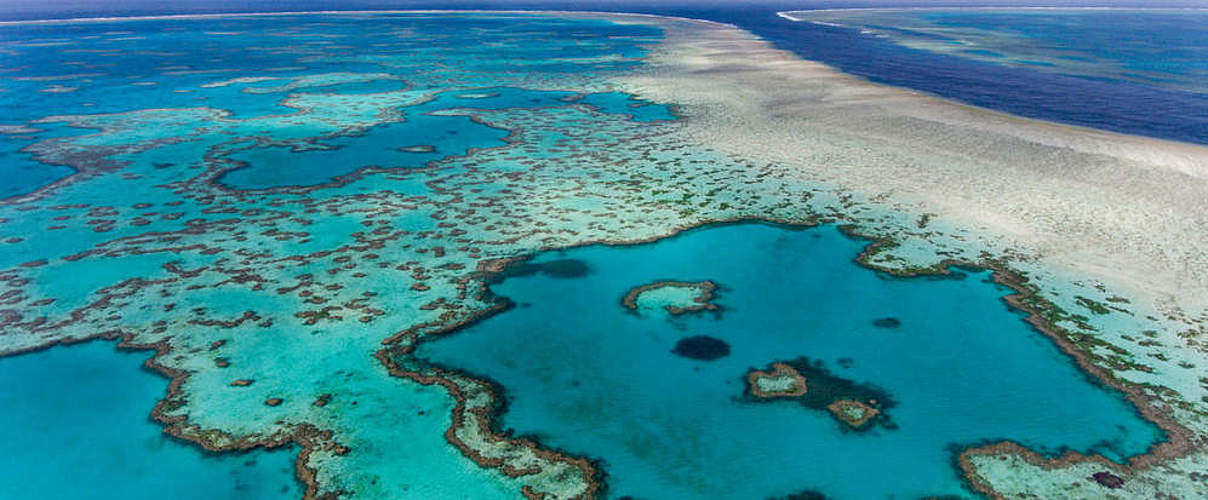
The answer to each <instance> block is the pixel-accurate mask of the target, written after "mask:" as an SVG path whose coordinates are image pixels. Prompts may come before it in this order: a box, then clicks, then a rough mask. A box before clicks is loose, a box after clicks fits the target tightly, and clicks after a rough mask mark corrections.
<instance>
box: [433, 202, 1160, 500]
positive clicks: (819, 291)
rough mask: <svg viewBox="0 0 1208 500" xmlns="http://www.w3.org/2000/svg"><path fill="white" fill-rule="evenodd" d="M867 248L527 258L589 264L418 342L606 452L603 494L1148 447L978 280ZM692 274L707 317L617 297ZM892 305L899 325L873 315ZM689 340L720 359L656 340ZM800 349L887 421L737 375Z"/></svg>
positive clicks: (704, 246) (643, 250) (713, 242)
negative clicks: (1007, 442) (751, 391)
mask: <svg viewBox="0 0 1208 500" xmlns="http://www.w3.org/2000/svg"><path fill="white" fill-rule="evenodd" d="M865 244H866V242H864V241H857V240H854V239H850V238H847V237H845V236H843V235H842V234H841V233H840V232H838V231H837V230H836V229H835V228H833V227H821V228H816V229H809V230H794V229H787V228H783V227H775V226H770V225H764V224H753V223H752V224H742V225H726V226H715V227H710V228H706V229H700V230H694V231H690V232H688V233H686V234H683V235H680V236H678V237H675V238H671V239H667V240H663V241H660V242H657V243H654V244H646V245H640V246H622V247H607V246H591V247H585V248H579V249H574V250H570V251H566V252H553V253H548V254H543V255H540V256H539V257H538V258H537V259H536V261H535V262H538V263H539V262H542V261H549V260H555V259H581V260H582V261H584V262H586V264H587V265H588V266H589V267H590V273H589V274H588V275H587V276H585V277H582V278H556V277H550V276H547V275H542V274H536V275H531V276H526V277H517V278H509V279H507V280H506V281H504V282H503V283H501V284H498V285H495V286H494V287H493V290H494V291H495V292H496V293H498V294H499V295H502V296H504V297H508V298H510V299H511V300H513V301H515V302H516V304H517V307H515V308H514V309H512V310H509V311H507V312H504V313H502V314H499V315H497V316H495V317H492V318H489V319H487V320H485V321H483V322H481V323H478V324H476V325H474V326H471V327H469V328H467V329H465V330H463V331H460V332H458V333H456V334H454V335H451V336H448V337H445V338H442V339H440V340H436V341H433V342H430V343H428V344H424V345H423V346H422V347H421V348H420V350H419V354H420V355H421V356H425V357H428V358H429V359H431V360H433V361H434V362H436V363H438V364H441V365H446V366H449V367H454V368H459V369H464V370H466V371H469V372H471V373H476V374H480V375H483V376H486V377H489V378H491V379H493V380H495V381H497V382H498V383H499V384H500V385H501V386H502V387H503V388H504V390H505V392H506V394H507V395H508V403H509V405H508V408H507V411H506V413H505V414H504V416H503V417H502V422H503V426H504V427H506V428H512V429H514V430H515V431H516V432H518V433H521V434H533V435H535V436H537V437H538V438H539V439H540V440H541V441H542V442H544V443H546V444H548V445H552V446H554V447H558V448H562V449H565V450H567V451H569V452H571V453H575V454H581V455H585V456H588V457H593V458H599V459H602V460H603V464H604V465H603V468H604V470H605V472H606V474H607V481H608V483H609V494H610V495H612V496H623V495H633V496H635V497H639V498H684V497H701V498H704V497H708V498H763V497H766V496H769V495H785V494H789V493H792V492H796V491H801V490H804V489H813V490H817V491H821V492H823V493H825V494H827V495H830V496H833V497H835V498H883V497H886V496H894V497H897V498H919V497H922V496H925V495H946V494H953V495H965V496H969V495H971V493H970V492H969V491H968V490H967V489H965V487H964V486H963V483H962V480H961V478H960V477H959V476H958V472H957V471H956V470H955V469H954V467H953V459H954V457H955V455H956V453H958V451H959V449H960V448H962V447H965V446H969V445H975V444H980V443H983V442H985V441H987V440H999V439H1011V440H1016V441H1019V442H1021V443H1023V444H1024V445H1026V446H1028V447H1030V448H1032V449H1034V450H1037V451H1040V452H1043V453H1047V454H1056V453H1059V452H1060V451H1062V450H1064V449H1067V448H1068V449H1074V450H1077V451H1081V452H1096V453H1102V454H1104V455H1106V456H1107V457H1109V458H1111V459H1113V460H1122V459H1123V458H1125V457H1127V456H1131V455H1135V454H1139V453H1143V452H1144V451H1145V450H1146V448H1147V447H1148V446H1149V445H1150V444H1152V443H1154V442H1156V441H1159V440H1160V439H1162V433H1161V431H1160V430H1159V429H1157V428H1156V427H1155V426H1153V425H1151V424H1149V423H1147V422H1145V421H1143V420H1142V419H1141V418H1140V417H1139V416H1138V415H1137V414H1136V413H1135V410H1134V409H1133V408H1132V407H1131V406H1130V405H1129V404H1127V403H1126V402H1125V400H1124V399H1123V398H1122V396H1121V395H1120V394H1118V393H1115V392H1112V391H1110V390H1107V389H1104V388H1103V387H1102V386H1099V385H1097V384H1095V383H1094V382H1092V381H1091V380H1090V379H1089V378H1088V377H1087V376H1086V375H1084V374H1083V373H1081V372H1080V371H1079V370H1078V369H1077V368H1076V366H1075V365H1074V363H1073V362H1072V360H1071V359H1069V358H1068V357H1067V356H1066V355H1065V354H1063V353H1061V352H1060V351H1059V350H1058V349H1057V348H1056V347H1055V345H1054V344H1053V343H1052V342H1051V341H1050V340H1049V339H1048V338H1046V337H1044V336H1043V335H1042V334H1040V333H1039V332H1036V331H1035V330H1033V329H1032V328H1031V327H1030V326H1028V325H1027V324H1026V323H1025V322H1024V321H1022V318H1021V315H1020V313H1018V312H1013V311H1011V310H1009V309H1008V308H1007V307H1006V306H1005V304H1004V302H1003V301H1002V300H1001V297H1002V296H1003V295H1005V294H1006V293H1009V290H1008V289H1005V288H1003V287H1000V286H998V285H995V284H993V283H991V282H988V278H989V276H988V273H984V272H975V273H968V272H961V273H957V274H956V275H955V276H956V277H955V278H915V279H897V278H892V277H888V276H885V275H882V274H878V273H876V272H873V271H870V270H868V269H865V268H862V267H859V266H858V265H856V264H855V263H854V262H853V257H854V256H855V255H857V254H858V253H859V251H860V250H861V248H862V247H863V246H864V245H865ZM706 279H711V280H714V281H715V282H717V283H718V284H720V285H721V286H722V289H721V292H720V298H719V299H718V300H717V303H718V304H719V305H720V306H721V307H722V308H723V311H722V313H721V315H720V316H714V315H712V314H710V313H705V314H701V315H689V316H683V317H670V316H665V315H664V316H658V317H642V316H638V315H635V314H632V313H630V312H629V311H628V310H626V309H624V308H622V307H621V306H620V298H621V297H622V296H623V295H624V294H625V293H626V291H628V290H629V289H631V288H633V287H636V286H639V285H644V284H647V283H651V282H654V281H658V280H679V281H699V280H706ZM888 317H892V318H897V319H898V320H900V322H901V326H900V327H898V328H893V329H890V328H878V327H877V326H875V325H874V321H875V320H877V319H881V318H888ZM691 335H708V336H712V337H717V338H720V339H722V340H724V341H725V342H727V343H729V344H730V346H731V353H730V355H729V356H728V357H724V358H721V359H719V360H716V361H712V362H704V361H696V360H690V359H686V358H681V357H677V356H675V355H674V354H672V353H671V352H670V351H671V349H672V348H673V347H674V345H675V343H676V341H677V340H678V339H681V338H684V337H687V336H691ZM801 356H808V357H810V358H812V359H816V360H821V361H823V362H824V363H825V364H826V366H827V368H829V369H830V370H831V371H832V372H833V373H834V374H836V375H838V376H841V377H845V378H848V379H851V380H854V381H856V382H862V383H871V384H875V385H877V386H879V387H881V388H883V389H885V390H887V391H888V392H889V393H890V394H891V396H892V398H893V399H894V400H895V401H896V402H897V406H895V407H893V408H891V409H889V411H888V413H889V417H890V418H891V419H892V421H893V423H894V424H896V426H897V428H887V427H876V428H874V429H872V430H869V431H867V432H852V431H848V430H846V429H845V428H843V426H842V425H841V424H840V423H838V422H837V421H836V420H834V419H833V418H831V417H830V416H829V415H828V414H826V413H823V412H818V411H814V410H810V409H807V408H805V407H802V406H800V405H798V404H796V403H793V402H789V401H782V402H772V403H756V402H751V401H749V400H745V399H744V398H743V391H744V384H743V376H744V375H745V373H746V372H747V371H748V370H749V369H751V368H764V367H766V366H767V365H768V364H770V363H771V362H774V361H779V360H790V359H795V358H798V357H801ZM857 478H858V479H857Z"/></svg>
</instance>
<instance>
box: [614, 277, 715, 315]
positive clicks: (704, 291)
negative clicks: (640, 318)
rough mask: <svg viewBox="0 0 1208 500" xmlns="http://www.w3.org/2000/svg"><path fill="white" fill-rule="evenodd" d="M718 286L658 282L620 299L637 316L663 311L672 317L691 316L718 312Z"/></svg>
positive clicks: (705, 282)
mask: <svg viewBox="0 0 1208 500" xmlns="http://www.w3.org/2000/svg"><path fill="white" fill-rule="evenodd" d="M716 290H717V284H716V283H714V282H712V281H709V280H705V281H697V282H687V281H659V282H655V283H651V284H648V285H642V286H639V287H637V288H634V289H632V290H630V291H629V292H628V293H626V294H625V297H623V298H621V305H622V306H624V307H625V308H626V309H629V310H631V311H635V312H638V313H642V312H650V311H656V310H658V309H662V310H665V311H667V313H669V314H671V315H672V316H677V315H680V314H684V313H689V312H699V311H716V310H717V309H718V307H717V304H714V303H713V302H712V301H713V299H714V298H715V292H716Z"/></svg>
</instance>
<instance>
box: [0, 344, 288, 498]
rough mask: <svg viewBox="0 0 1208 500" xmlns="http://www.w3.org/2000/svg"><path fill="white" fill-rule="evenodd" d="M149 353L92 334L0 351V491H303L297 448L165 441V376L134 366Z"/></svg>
mask: <svg viewBox="0 0 1208 500" xmlns="http://www.w3.org/2000/svg"><path fill="white" fill-rule="evenodd" d="M148 357H150V353H149V352H147V351H141V352H123V351H115V350H114V346H113V343H112V342H102V341H94V342H88V343H86V344H82V345H75V346H69V347H54V348H51V349H47V350H44V351H37V352H32V353H27V354H22V355H19V356H16V357H12V358H5V359H0V406H3V407H4V408H7V409H8V410H6V411H3V412H0V498H10V499H18V498H96V499H107V498H115V499H117V498H121V499H142V498H146V499H158V498H165V497H166V498H174V499H180V500H185V499H212V498H246V499H258V498H299V497H301V495H302V488H301V485H300V484H298V482H297V480H295V479H294V463H293V462H294V456H295V454H296V452H297V450H296V449H293V448H285V449H281V450H274V451H271V452H264V451H252V452H248V453H224V454H210V453H205V452H204V451H202V450H201V449H200V448H198V447H196V446H194V445H192V444H189V443H184V442H180V441H176V440H174V439H166V438H165V437H164V435H163V433H162V427H161V426H160V425H159V424H157V423H155V422H153V421H151V419H150V413H151V408H152V407H154V406H155V402H156V401H158V400H159V399H160V398H161V397H162V396H163V395H164V392H165V391H166V388H167V385H168V380H167V379H166V378H164V377H162V376H159V375H157V374H154V373H152V372H150V371H148V370H146V369H144V368H142V367H141V364H142V362H143V360H145V359H147V358H148ZM17 408H20V410H21V411H13V409H17Z"/></svg>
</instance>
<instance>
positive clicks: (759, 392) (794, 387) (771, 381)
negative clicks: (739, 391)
mask: <svg viewBox="0 0 1208 500" xmlns="http://www.w3.org/2000/svg"><path fill="white" fill-rule="evenodd" d="M747 387H748V388H749V391H748V392H750V393H751V395H752V396H755V397H757V398H795V397H797V396H803V395H805V393H806V391H807V387H806V384H805V377H802V376H801V374H800V373H797V370H794V369H793V367H791V366H789V365H786V364H784V363H772V370H771V371H766V372H765V371H759V370H752V371H751V372H750V373H747Z"/></svg>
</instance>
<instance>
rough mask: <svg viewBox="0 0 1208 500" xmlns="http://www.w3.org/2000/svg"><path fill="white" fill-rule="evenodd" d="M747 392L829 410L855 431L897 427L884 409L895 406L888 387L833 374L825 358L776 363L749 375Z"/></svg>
mask: <svg viewBox="0 0 1208 500" xmlns="http://www.w3.org/2000/svg"><path fill="white" fill-rule="evenodd" d="M746 393H747V395H748V396H749V397H750V398H751V399H753V400H754V401H774V400H781V399H787V400H793V401H796V402H798V403H800V404H801V405H802V406H805V407H807V408H810V409H814V410H826V411H828V412H830V414H831V416H833V417H834V418H835V419H837V420H839V421H840V422H842V423H844V424H846V426H847V427H848V428H850V429H853V430H858V431H863V430H868V429H871V428H872V427H873V424H876V423H879V424H881V425H882V426H883V427H886V428H893V423H892V422H891V421H890V420H889V417H888V415H886V414H885V413H884V412H885V410H887V409H889V408H890V407H892V406H894V402H893V400H892V399H890V397H889V394H888V393H886V392H885V390H883V389H881V388H879V387H876V386H874V385H871V384H861V383H856V382H853V381H851V380H847V379H844V378H841V377H839V376H836V375H834V374H832V373H830V371H829V370H827V369H826V367H825V366H824V365H823V364H822V362H821V361H814V362H811V361H810V360H809V358H799V359H797V360H794V361H782V362H777V363H772V365H771V367H770V368H769V369H767V370H757V369H752V370H751V371H749V372H747V375H746Z"/></svg>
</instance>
